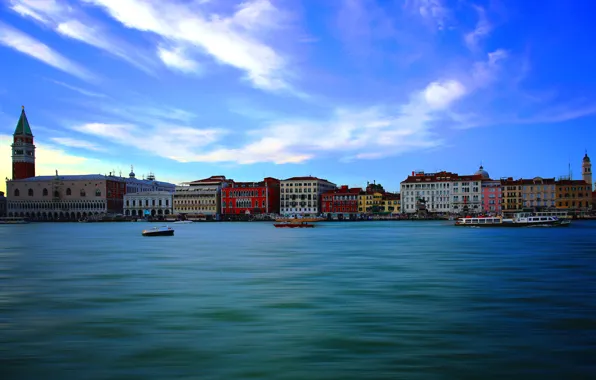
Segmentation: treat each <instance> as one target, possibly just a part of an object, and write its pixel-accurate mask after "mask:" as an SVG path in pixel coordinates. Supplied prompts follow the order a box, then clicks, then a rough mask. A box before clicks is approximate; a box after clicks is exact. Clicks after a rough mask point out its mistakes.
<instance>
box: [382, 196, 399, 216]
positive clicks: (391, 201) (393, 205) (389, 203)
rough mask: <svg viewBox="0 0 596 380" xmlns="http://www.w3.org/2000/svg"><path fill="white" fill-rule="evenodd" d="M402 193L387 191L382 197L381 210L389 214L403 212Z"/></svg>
mask: <svg viewBox="0 0 596 380" xmlns="http://www.w3.org/2000/svg"><path fill="white" fill-rule="evenodd" d="M400 198H401V197H400V195H399V194H394V193H385V194H383V196H382V199H381V202H382V203H381V204H382V207H381V212H384V213H388V214H399V213H400V212H401V204H400V203H401V202H400Z"/></svg>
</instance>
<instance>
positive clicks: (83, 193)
mask: <svg viewBox="0 0 596 380" xmlns="http://www.w3.org/2000/svg"><path fill="white" fill-rule="evenodd" d="M85 195H86V194H85V189H81V197H84V196H85Z"/></svg>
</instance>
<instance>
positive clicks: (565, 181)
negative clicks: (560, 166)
mask: <svg viewBox="0 0 596 380" xmlns="http://www.w3.org/2000/svg"><path fill="white" fill-rule="evenodd" d="M556 184H557V185H571V186H574V185H575V186H581V185H586V186H589V185H590V184H589V183H587V182H586V181H584V180H581V179H563V180H560V181H557V182H556Z"/></svg>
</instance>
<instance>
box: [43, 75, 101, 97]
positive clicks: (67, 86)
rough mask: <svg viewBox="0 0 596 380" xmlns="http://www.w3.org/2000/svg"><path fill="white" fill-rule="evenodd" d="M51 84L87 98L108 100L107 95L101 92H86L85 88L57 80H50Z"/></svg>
mask: <svg viewBox="0 0 596 380" xmlns="http://www.w3.org/2000/svg"><path fill="white" fill-rule="evenodd" d="M48 80H49V81H50V82H52V83H54V84H57V85H58V86H62V87H64V88H68V89H69V90H72V91H75V92H78V93H79V94H82V95H85V96H90V97H92V98H107V95H105V94H101V93H99V92H93V91H89V90H85V89H83V88H80V87H76V86H72V85H70V84H68V83H64V82H60V81H57V80H53V79H48Z"/></svg>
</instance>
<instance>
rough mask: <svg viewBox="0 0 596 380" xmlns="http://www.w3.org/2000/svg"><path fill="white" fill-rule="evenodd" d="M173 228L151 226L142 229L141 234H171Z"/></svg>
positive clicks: (172, 233)
mask: <svg viewBox="0 0 596 380" xmlns="http://www.w3.org/2000/svg"><path fill="white" fill-rule="evenodd" d="M173 235H174V229H173V228H172V227H166V226H162V227H153V228H149V229H147V230H143V236H173Z"/></svg>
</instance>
